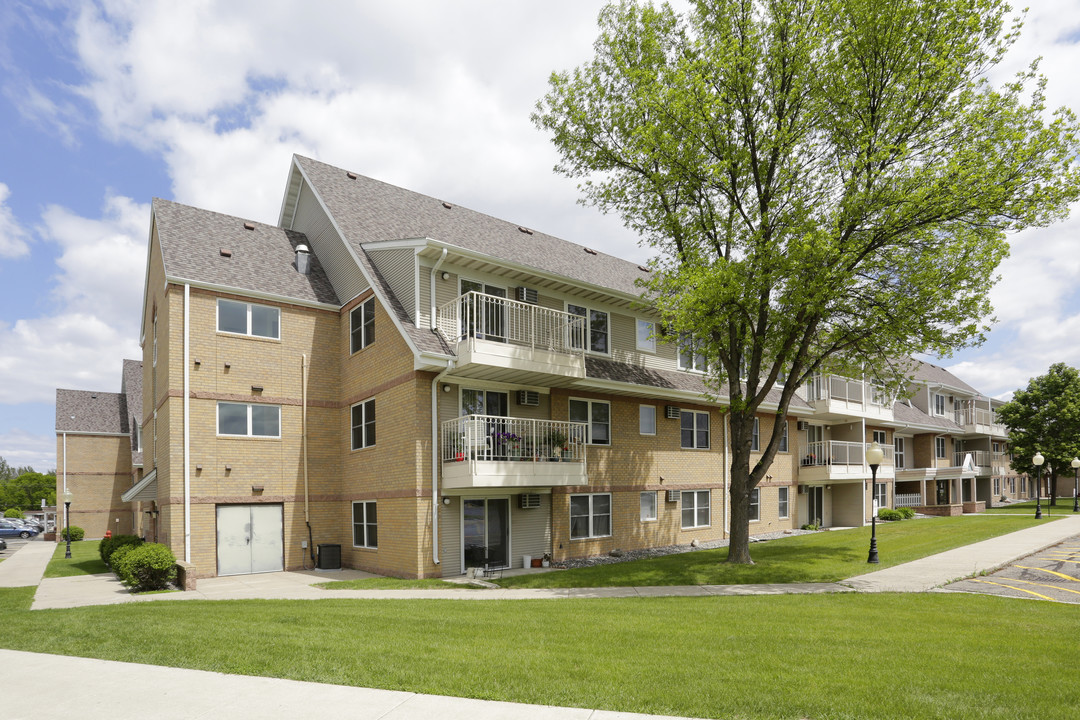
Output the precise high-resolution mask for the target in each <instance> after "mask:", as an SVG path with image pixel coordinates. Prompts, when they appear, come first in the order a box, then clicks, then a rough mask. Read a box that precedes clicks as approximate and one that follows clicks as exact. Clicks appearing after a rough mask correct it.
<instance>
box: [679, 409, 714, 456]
mask: <svg viewBox="0 0 1080 720" xmlns="http://www.w3.org/2000/svg"><path fill="white" fill-rule="evenodd" d="M679 424H680V428H679V429H680V431H681V432H680V438H681V447H682V448H683V449H686V450H708V449H709V413H707V412H697V411H696V410H683V411H682V412H681V413H679Z"/></svg>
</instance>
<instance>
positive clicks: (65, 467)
mask: <svg viewBox="0 0 1080 720" xmlns="http://www.w3.org/2000/svg"><path fill="white" fill-rule="evenodd" d="M62 494H63V495H67V433H64V492H63V493H62ZM57 506H59V503H57ZM64 513H65V515H64V521H65V522H66V521H67V514H66V513H67V508H66V507H65V508H64ZM53 527H54V528H55V527H56V523H55V521H54V522H53ZM61 527H65V526H61Z"/></svg>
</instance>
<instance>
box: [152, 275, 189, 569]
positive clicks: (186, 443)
mask: <svg viewBox="0 0 1080 720" xmlns="http://www.w3.org/2000/svg"><path fill="white" fill-rule="evenodd" d="M190 313H191V285H190V284H189V283H184V562H188V563H190V562H191V363H190V362H189V360H190V354H191V338H190V332H191V322H190ZM155 400H156V398H155Z"/></svg>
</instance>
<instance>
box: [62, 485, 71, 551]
mask: <svg viewBox="0 0 1080 720" xmlns="http://www.w3.org/2000/svg"><path fill="white" fill-rule="evenodd" d="M72 497H73V496H72V494H71V491H70V490H67V489H65V490H64V523H65V524H66V526H67V529H66V530H65V531H64V536H65V537H67V547H66V548H65V549H64V559H65V560H70V559H71V498H72Z"/></svg>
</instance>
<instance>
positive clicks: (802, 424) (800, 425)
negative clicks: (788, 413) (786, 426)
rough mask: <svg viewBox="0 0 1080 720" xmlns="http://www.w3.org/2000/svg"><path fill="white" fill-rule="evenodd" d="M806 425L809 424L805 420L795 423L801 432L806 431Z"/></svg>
mask: <svg viewBox="0 0 1080 720" xmlns="http://www.w3.org/2000/svg"><path fill="white" fill-rule="evenodd" d="M806 424H807V423H806V421H805V420H800V421H798V422H797V423H795V427H796V428H798V429H799V430H805V429H806Z"/></svg>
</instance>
